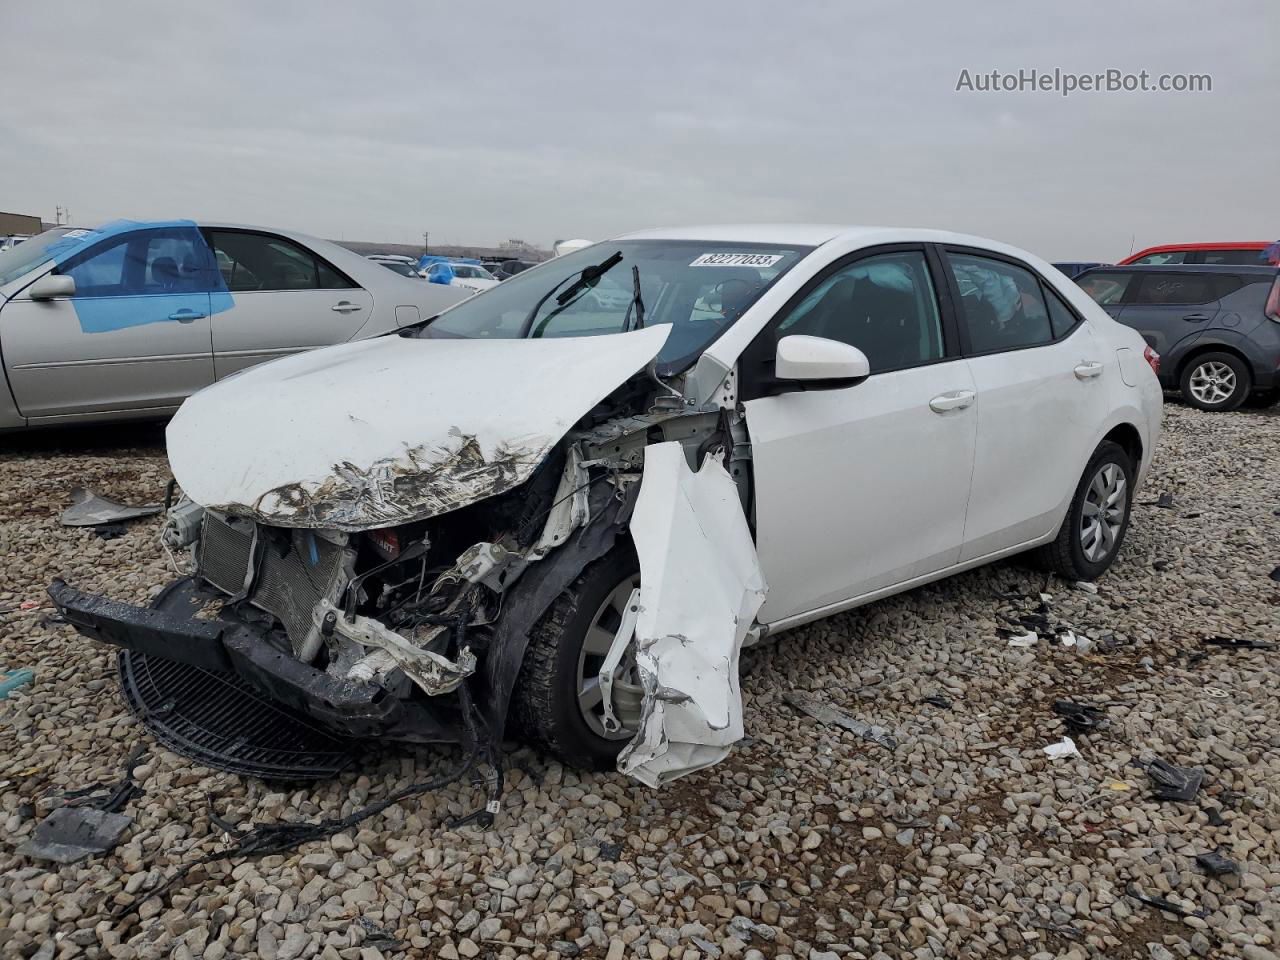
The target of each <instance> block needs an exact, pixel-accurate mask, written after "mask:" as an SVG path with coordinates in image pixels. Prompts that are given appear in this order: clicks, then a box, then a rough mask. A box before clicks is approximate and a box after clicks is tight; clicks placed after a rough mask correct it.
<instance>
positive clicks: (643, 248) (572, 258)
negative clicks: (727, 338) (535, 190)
mask: <svg viewBox="0 0 1280 960" xmlns="http://www.w3.org/2000/svg"><path fill="white" fill-rule="evenodd" d="M812 249H813V248H812V247H775V246H771V245H769V244H760V243H723V242H713V241H703V240H619V241H613V242H610V243H598V244H596V245H595V246H592V247H587V248H586V249H584V250H578V251H575V252H574V253H570V254H566V255H565V256H563V257H556V258H555V259H554V260H548V261H547V262H546V263H543V264H539V265H538V266H537V267H534V268H533V269H530V270H526V271H524V272H522V273H521V274H520V275H519V276H516V277H512V278H511V279H510V280H506V281H504V282H503V283H501V284H499V285H498V286H496V287H494V288H493V289H491V290H488V291H486V292H485V294H484V296H482V297H476V298H474V299H472V300H467V301H464V302H463V303H460V304H458V305H457V306H456V307H453V308H451V309H449V310H448V311H447V312H445V313H443V314H441V315H440V317H439V318H438V319H437V320H435V322H433V323H431V324H429V325H428V326H427V327H425V328H424V329H423V331H422V333H421V334H419V335H420V336H423V337H468V338H476V339H495V340H509V339H514V338H517V337H519V336H521V331H522V330H527V334H526V335H527V336H529V337H533V338H537V337H589V336H597V335H600V334H607V333H619V332H621V331H622V330H623V329H624V326H630V327H631V328H633V329H634V328H635V326H636V312H637V311H636V310H635V309H634V306H633V299H634V291H635V285H634V282H633V279H632V276H633V275H632V268H633V267H634V268H637V269H638V270H639V276H640V293H641V299H642V300H643V302H644V318H645V320H644V323H645V326H648V327H652V326H656V325H658V324H669V325H670V326H671V328H672V329H671V333H670V335H669V336H668V337H667V342H666V345H665V346H663V348H662V352H661V353H660V354H658V358H657V360H658V363H659V365H660V366H661V367H663V368H665V372H667V373H668V374H669V373H672V372H676V371H678V370H682V369H684V367H686V366H688V365H689V364H690V363H691V362H692V361H693V360H694V359H696V358H697V356H698V355H699V354H700V353H702V351H703V350H705V349H706V347H707V345H708V344H710V343H711V342H712V341H713V340H715V339H716V337H718V336H719V335H720V334H721V333H722V332H723V331H724V330H726V329H727V328H728V327H730V326H732V324H733V323H734V321H736V320H737V319H738V317H740V316H742V314H743V313H744V312H745V311H746V309H747V308H748V307H750V306H751V304H753V303H755V301H756V300H757V299H758V298H759V297H760V295H761V294H762V293H764V291H765V290H767V289H768V288H769V286H770V285H771V284H772V283H773V282H774V281H775V280H777V279H778V277H780V276H782V275H783V274H784V273H786V272H787V270H789V269H790V268H791V267H792V266H794V265H795V264H796V262H797V261H799V260H800V259H801V258H802V257H803V256H804V255H805V254H807V253H808V252H809V251H810V250H812ZM616 254H621V257H615V255H616ZM611 258H613V259H616V262H615V263H614V264H613V265H612V266H610V267H609V268H608V269H607V270H606V271H605V272H604V273H602V274H601V275H600V276H599V277H598V278H597V279H595V280H594V281H591V282H589V283H586V284H575V283H574V280H575V279H577V278H578V277H579V276H580V275H581V274H582V271H583V270H585V269H587V268H589V267H594V266H596V265H597V264H600V263H603V262H604V261H606V260H609V259H611ZM575 286H577V287H578V289H576V290H575ZM553 290H555V292H556V293H557V294H559V296H563V295H564V294H565V293H566V292H569V293H571V296H569V297H568V299H566V300H564V301H563V302H561V301H560V299H559V297H558V296H556V295H554V294H553V295H550V296H548V293H549V292H550V291H553ZM544 297H545V299H544ZM539 300H542V301H543V302H542V303H541V304H540V305H539V303H538V301H539ZM535 307H537V310H536V312H535V310H534V308H535ZM530 314H533V315H532V317H531V316H530ZM530 320H531V322H529V321H530Z"/></svg>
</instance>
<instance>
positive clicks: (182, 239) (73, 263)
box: [58, 227, 217, 297]
mask: <svg viewBox="0 0 1280 960" xmlns="http://www.w3.org/2000/svg"><path fill="white" fill-rule="evenodd" d="M58 272H59V273H61V274H64V275H66V276H69V277H71V278H72V279H74V280H75V282H76V296H77V297H134V296H146V295H149V294H170V293H198V292H205V291H208V290H212V289H215V288H216V287H217V283H216V281H215V280H214V279H213V276H212V274H213V269H212V266H211V264H210V263H209V254H208V249H207V247H206V246H205V244H204V241H203V239H202V238H201V237H200V234H199V232H198V231H197V230H196V229H195V228H194V227H167V228H161V229H156V230H136V231H133V232H131V233H125V234H121V235H119V236H116V237H112V238H110V239H108V240H105V241H103V242H102V243H100V244H97V245H96V246H94V247H91V248H90V249H88V250H86V251H85V252H84V253H82V254H80V255H79V256H76V257H72V258H71V259H69V260H67V261H66V262H65V263H63V264H62V266H61V267H59V268H58Z"/></svg>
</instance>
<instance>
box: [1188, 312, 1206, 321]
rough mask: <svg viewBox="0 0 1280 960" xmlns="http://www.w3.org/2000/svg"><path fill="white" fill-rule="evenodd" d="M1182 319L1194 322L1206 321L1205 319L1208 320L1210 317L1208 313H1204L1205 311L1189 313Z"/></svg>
mask: <svg viewBox="0 0 1280 960" xmlns="http://www.w3.org/2000/svg"><path fill="white" fill-rule="evenodd" d="M1182 319H1183V320H1190V321H1191V322H1192V323H1204V321H1206V320H1208V319H1209V317H1208V315H1207V314H1203V313H1188V314H1187V315H1186V316H1185V317H1183V318H1182Z"/></svg>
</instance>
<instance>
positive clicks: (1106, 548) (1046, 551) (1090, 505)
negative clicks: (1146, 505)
mask: <svg viewBox="0 0 1280 960" xmlns="http://www.w3.org/2000/svg"><path fill="white" fill-rule="evenodd" d="M1132 503H1133V464H1132V463H1130V461H1129V455H1128V454H1127V453H1125V451H1124V448H1123V447H1122V446H1120V444H1118V443H1113V442H1112V441H1110V440H1104V441H1103V442H1102V443H1101V444H1099V445H1098V449H1097V450H1095V451H1094V453H1093V456H1092V457H1091V458H1090V459H1089V465H1088V466H1087V467H1085V470H1084V476H1082V477H1081V478H1080V483H1079V484H1078V485H1077V486H1076V493H1075V496H1074V497H1072V499H1071V508H1070V509H1069V510H1068V511H1067V518H1066V520H1064V521H1063V523H1062V529H1061V530H1059V531H1058V537H1057V539H1056V540H1054V541H1053V542H1052V543H1049V544H1046V545H1045V546H1043V547H1041V548H1040V549H1039V551H1038V559H1039V560H1040V561H1041V563H1042V565H1043V566H1046V567H1048V568H1049V569H1050V570H1053V571H1055V572H1057V573H1060V574H1062V576H1064V577H1068V578H1070V579H1073V580H1095V579H1097V578H1098V577H1100V576H1101V575H1102V574H1103V573H1105V572H1106V570H1107V568H1108V567H1110V566H1111V564H1112V562H1113V561H1114V560H1115V558H1116V554H1117V553H1118V552H1119V551H1120V544H1121V543H1123V542H1124V535H1125V531H1127V530H1128V529H1129V508H1130V506H1131V505H1132Z"/></svg>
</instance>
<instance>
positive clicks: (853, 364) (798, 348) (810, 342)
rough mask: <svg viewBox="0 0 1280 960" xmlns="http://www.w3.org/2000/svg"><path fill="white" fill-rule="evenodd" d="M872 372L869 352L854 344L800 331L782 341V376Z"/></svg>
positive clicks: (778, 370)
mask: <svg viewBox="0 0 1280 960" xmlns="http://www.w3.org/2000/svg"><path fill="white" fill-rule="evenodd" d="M870 373H871V362H870V361H869V360H868V359H867V355H866V354H865V353H863V352H862V351H861V350H859V349H858V348H857V347H855V346H853V345H852V344H848V343H841V342H840V341H839V340H828V339H827V338H826V337H810V336H805V335H803V334H798V333H795V334H792V335H791V336H789V337H783V338H782V339H781V340H779V341H778V355H777V360H776V361H775V368H774V376H775V377H777V378H778V379H779V380H861V379H863V378H865V377H867V376H868V375H869V374H870Z"/></svg>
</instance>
